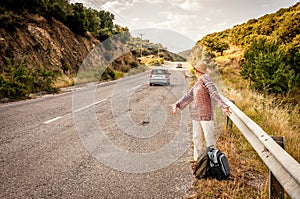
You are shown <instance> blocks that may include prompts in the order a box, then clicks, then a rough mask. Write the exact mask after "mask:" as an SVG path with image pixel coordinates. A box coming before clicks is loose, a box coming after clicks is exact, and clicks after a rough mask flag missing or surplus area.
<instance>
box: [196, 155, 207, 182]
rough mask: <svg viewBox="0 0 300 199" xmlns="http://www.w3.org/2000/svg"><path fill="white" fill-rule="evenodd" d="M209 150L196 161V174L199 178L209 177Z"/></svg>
mask: <svg viewBox="0 0 300 199" xmlns="http://www.w3.org/2000/svg"><path fill="white" fill-rule="evenodd" d="M207 152H208V150H206V151H204V152H203V153H202V154H201V155H200V156H199V157H198V159H197V161H196V162H195V166H194V172H193V173H194V175H195V177H196V178H198V179H202V178H205V177H207V172H208V169H209V165H208V163H209V160H208V155H207Z"/></svg>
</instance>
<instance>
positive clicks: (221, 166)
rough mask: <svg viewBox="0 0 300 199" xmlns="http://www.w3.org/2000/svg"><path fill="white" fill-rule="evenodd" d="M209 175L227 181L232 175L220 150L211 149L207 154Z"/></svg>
mask: <svg viewBox="0 0 300 199" xmlns="http://www.w3.org/2000/svg"><path fill="white" fill-rule="evenodd" d="M207 156H208V160H209V161H208V167H209V168H208V175H209V176H212V177H214V178H216V179H218V180H225V179H227V178H228V177H229V175H230V169H229V164H228V161H227V158H226V156H225V154H224V153H222V152H221V151H220V150H219V149H214V148H211V149H210V150H209V151H208V152H207Z"/></svg>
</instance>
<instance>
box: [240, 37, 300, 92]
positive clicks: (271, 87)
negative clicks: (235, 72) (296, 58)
mask: <svg viewBox="0 0 300 199" xmlns="http://www.w3.org/2000/svg"><path fill="white" fill-rule="evenodd" d="M285 57H286V54H285V51H283V50H282V49H281V48H280V46H279V44H278V43H277V42H275V41H267V40H266V39H260V40H255V41H254V42H253V43H252V45H251V46H250V48H249V49H247V50H246V51H245V53H244V59H243V60H242V62H241V66H242V71H241V73H240V74H241V75H242V77H243V78H244V79H248V80H249V81H250V82H251V83H253V84H252V86H253V88H255V89H256V90H260V91H263V92H264V93H265V94H266V93H268V92H272V93H285V94H286V93H290V92H292V91H293V89H294V88H295V85H296V82H297V79H298V77H297V75H296V73H295V71H294V70H293V69H292V68H291V66H290V65H289V64H288V63H286V62H285Z"/></svg>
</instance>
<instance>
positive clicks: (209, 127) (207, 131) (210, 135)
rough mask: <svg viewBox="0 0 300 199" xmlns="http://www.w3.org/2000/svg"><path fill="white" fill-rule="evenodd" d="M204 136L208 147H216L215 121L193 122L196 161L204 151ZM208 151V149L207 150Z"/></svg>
mask: <svg viewBox="0 0 300 199" xmlns="http://www.w3.org/2000/svg"><path fill="white" fill-rule="evenodd" d="M203 134H204V137H205V142H206V146H207V147H209V146H214V145H215V136H214V121H213V120H211V121H196V120H193V142H194V160H195V161H196V160H197V158H198V157H199V155H200V154H201V153H202V150H203V145H202V143H203V140H202V137H203V136H202V135H203ZM205 149H206V148H205Z"/></svg>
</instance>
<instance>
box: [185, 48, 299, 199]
mask: <svg viewBox="0 0 300 199" xmlns="http://www.w3.org/2000/svg"><path fill="white" fill-rule="evenodd" d="M232 52H233V53H237V55H236V57H237V58H235V54H229V53H227V54H226V55H225V56H224V57H218V58H217V59H216V63H217V64H218V67H219V70H220V73H221V75H222V78H223V82H224V84H225V86H226V87H227V90H226V89H225V93H224V94H225V96H226V97H227V98H228V99H231V100H234V101H235V104H236V106H238V107H239V108H240V109H241V110H242V111H243V112H244V113H245V114H246V115H248V116H249V117H250V118H251V119H252V120H253V121H255V122H256V123H257V124H258V125H259V126H260V127H261V128H262V129H264V131H265V132H266V133H267V134H269V135H280V136H284V137H285V149H286V151H287V152H288V153H289V154H290V155H291V156H292V157H293V158H295V159H296V160H297V161H298V162H299V161H300V149H299V147H298V146H299V143H300V137H299V132H300V117H299V112H300V107H299V104H295V103H293V104H292V103H288V101H292V100H289V99H283V98H278V97H276V96H265V97H264V96H263V95H262V94H260V93H258V92H255V91H252V90H250V89H249V88H248V82H246V81H245V80H243V79H242V78H241V77H240V75H239V71H240V67H239V65H238V60H239V59H240V55H241V53H240V51H239V50H237V49H234V50H233V51H232ZM217 148H219V149H220V150H221V151H223V152H224V153H225V154H226V156H227V158H228V161H229V164H230V169H231V176H230V179H229V180H226V181H217V180H215V179H204V180H196V181H195V182H194V185H193V187H192V188H191V191H190V193H189V195H188V196H187V198H193V199H195V198H233V199H235V198H259V199H261V198H262V199H264V198H268V197H269V196H268V186H269V185H268V184H269V182H268V177H269V176H268V175H269V174H268V173H269V172H268V169H267V167H266V166H265V165H264V163H263V162H262V160H261V159H260V158H259V156H258V155H257V154H256V152H255V151H254V150H253V148H252V146H251V145H250V144H249V143H248V142H247V140H246V139H245V138H244V137H243V135H242V134H241V133H240V132H239V130H238V129H237V128H235V127H234V125H233V128H232V129H230V130H224V131H223V132H222V134H221V136H220V137H219V139H218V142H217Z"/></svg>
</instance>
